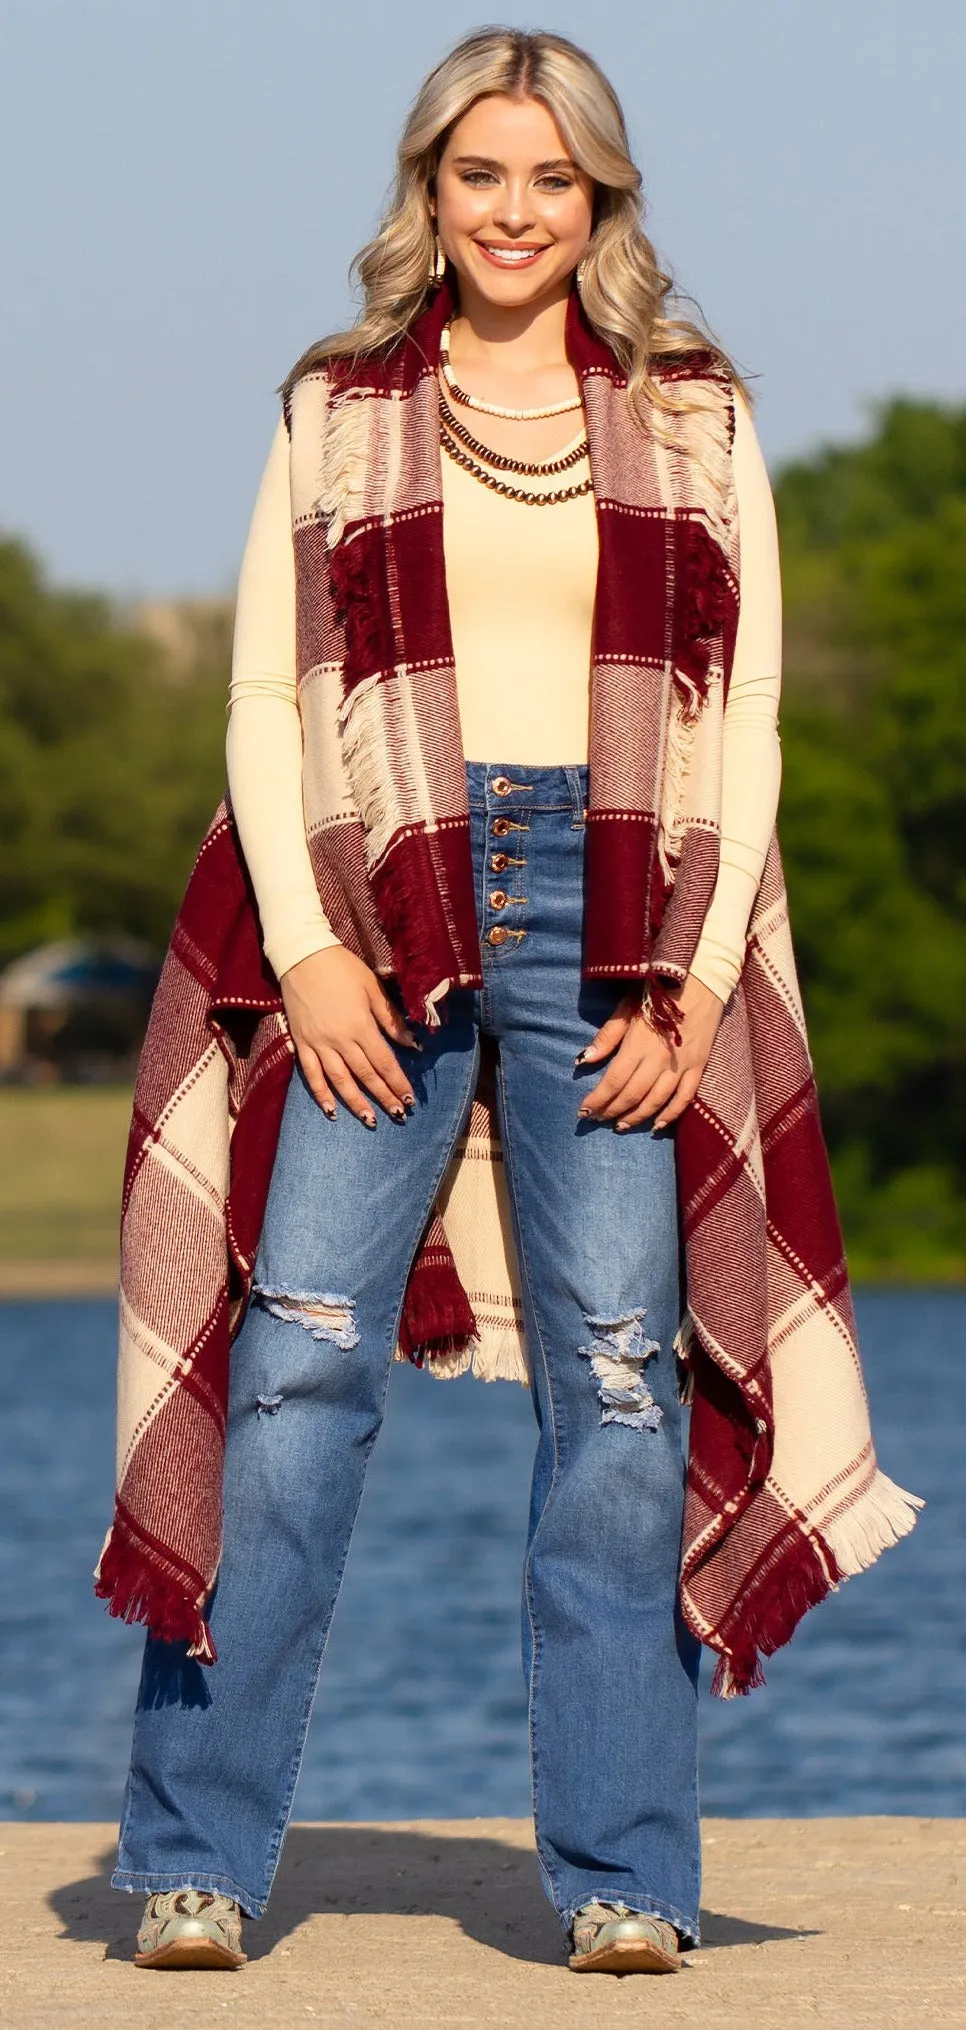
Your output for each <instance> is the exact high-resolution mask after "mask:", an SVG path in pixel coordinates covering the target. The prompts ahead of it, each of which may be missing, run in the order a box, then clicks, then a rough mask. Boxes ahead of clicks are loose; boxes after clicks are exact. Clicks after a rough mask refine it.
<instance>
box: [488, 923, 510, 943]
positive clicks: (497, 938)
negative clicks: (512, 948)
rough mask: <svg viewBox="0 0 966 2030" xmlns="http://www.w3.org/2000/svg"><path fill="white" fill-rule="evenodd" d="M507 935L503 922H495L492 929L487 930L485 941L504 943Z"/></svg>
mask: <svg viewBox="0 0 966 2030" xmlns="http://www.w3.org/2000/svg"><path fill="white" fill-rule="evenodd" d="M509 935H510V933H509V931H508V930H507V927H506V924H505V923H495V924H494V925H493V929H492V930H491V931H488V932H487V938H486V941H487V944H491V945H505V944H506V941H507V938H508V937H509Z"/></svg>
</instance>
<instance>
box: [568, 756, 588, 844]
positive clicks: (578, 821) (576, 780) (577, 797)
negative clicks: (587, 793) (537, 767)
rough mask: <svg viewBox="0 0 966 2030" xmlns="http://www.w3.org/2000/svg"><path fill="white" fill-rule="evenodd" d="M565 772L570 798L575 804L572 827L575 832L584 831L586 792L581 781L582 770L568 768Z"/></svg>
mask: <svg viewBox="0 0 966 2030" xmlns="http://www.w3.org/2000/svg"><path fill="white" fill-rule="evenodd" d="M565 773H566V776H567V782H568V785H569V788H570V800H571V803H572V805H573V817H572V818H571V820H570V829H571V831H573V832H579V831H582V829H583V825H584V792H583V789H582V787H581V782H580V770H579V769H576V768H568V769H567V770H566V771H565Z"/></svg>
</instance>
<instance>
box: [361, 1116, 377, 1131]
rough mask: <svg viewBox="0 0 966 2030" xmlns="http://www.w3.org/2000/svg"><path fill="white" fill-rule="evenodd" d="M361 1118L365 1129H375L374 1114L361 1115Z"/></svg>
mask: <svg viewBox="0 0 966 2030" xmlns="http://www.w3.org/2000/svg"><path fill="white" fill-rule="evenodd" d="M362 1118H363V1120H364V1122H365V1124H366V1127H367V1128H374V1127H375V1125H376V1117H375V1114H363V1116H362Z"/></svg>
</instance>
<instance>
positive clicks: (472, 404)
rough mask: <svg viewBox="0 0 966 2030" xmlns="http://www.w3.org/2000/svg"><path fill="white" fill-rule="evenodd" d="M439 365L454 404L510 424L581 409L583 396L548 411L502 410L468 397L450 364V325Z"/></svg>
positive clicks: (441, 343) (441, 345)
mask: <svg viewBox="0 0 966 2030" xmlns="http://www.w3.org/2000/svg"><path fill="white" fill-rule="evenodd" d="M439 363H440V366H441V368H442V372H443V379H444V381H445V382H446V385H447V387H448V389H449V391H450V394H451V395H452V397H453V400H454V402H460V403H462V405H463V407H464V408H465V409H479V410H481V411H482V413H483V415H484V416H503V417H505V418H506V420H507V422H510V423H535V422H536V421H537V420H538V418H539V417H541V416H565V415H566V414H567V413H568V411H569V410H571V409H579V408H580V404H581V396H580V395H579V394H576V395H572V396H571V398H570V400H569V401H567V402H553V403H552V404H551V405H550V407H549V408H547V409H501V408H500V407H499V405H498V404H497V403H496V402H484V400H483V398H482V396H481V395H468V394H467V393H466V390H465V388H461V387H460V385H459V383H458V381H457V380H456V379H455V377H454V374H453V369H452V367H451V366H450V363H449V325H448V324H447V325H446V326H445V328H444V330H443V332H442V334H441V337H440V341H439Z"/></svg>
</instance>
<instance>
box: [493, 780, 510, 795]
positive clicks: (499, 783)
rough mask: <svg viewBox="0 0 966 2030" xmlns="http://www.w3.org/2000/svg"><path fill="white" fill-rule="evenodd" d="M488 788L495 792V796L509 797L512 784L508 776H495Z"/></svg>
mask: <svg viewBox="0 0 966 2030" xmlns="http://www.w3.org/2000/svg"><path fill="white" fill-rule="evenodd" d="M490 788H491V789H492V790H494V791H495V792H496V795H497V796H509V794H510V791H511V789H512V788H513V784H512V782H511V781H510V778H509V776H508V775H495V776H494V777H493V781H492V782H491V784H490Z"/></svg>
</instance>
